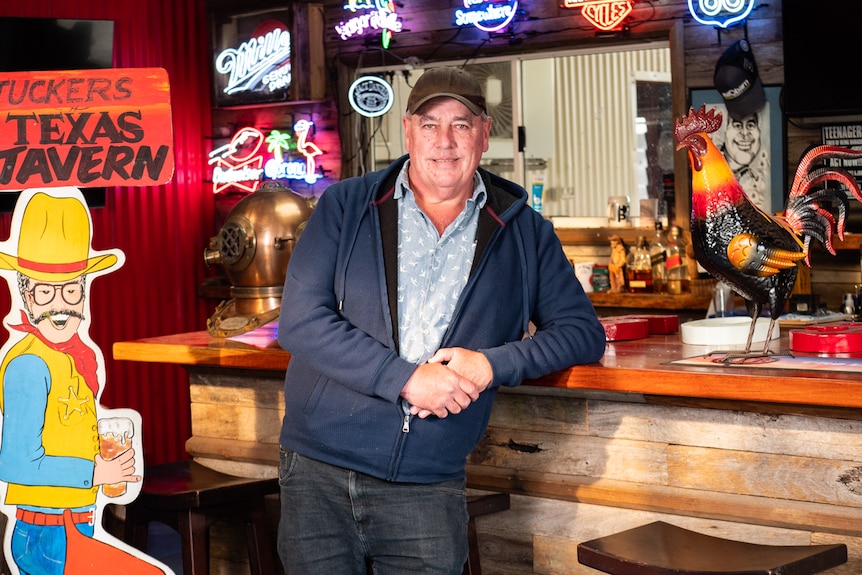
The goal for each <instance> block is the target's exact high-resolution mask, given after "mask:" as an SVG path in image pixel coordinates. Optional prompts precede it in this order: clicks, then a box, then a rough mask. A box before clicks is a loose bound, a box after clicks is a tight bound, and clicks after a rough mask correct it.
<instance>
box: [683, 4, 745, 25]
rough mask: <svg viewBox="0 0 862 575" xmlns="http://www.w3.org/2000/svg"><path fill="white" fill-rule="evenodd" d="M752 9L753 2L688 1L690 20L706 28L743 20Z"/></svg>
mask: <svg viewBox="0 0 862 575" xmlns="http://www.w3.org/2000/svg"><path fill="white" fill-rule="evenodd" d="M695 4H697V6H695ZM753 9H754V0H688V11H689V12H691V16H692V18H694V19H695V20H697V21H698V22H700V23H701V24H704V25H706V26H718V27H720V28H727V27H728V26H732V25H733V24H736V23H737V22H740V21H742V20H745V19H746V18H748V15H749V14H750V13H751V11H752V10H753Z"/></svg>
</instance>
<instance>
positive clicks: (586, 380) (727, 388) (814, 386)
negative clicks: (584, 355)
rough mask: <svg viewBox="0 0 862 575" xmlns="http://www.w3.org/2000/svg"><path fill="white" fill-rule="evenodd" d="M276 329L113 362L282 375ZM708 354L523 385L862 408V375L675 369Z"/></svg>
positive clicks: (671, 350)
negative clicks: (688, 359)
mask: <svg viewBox="0 0 862 575" xmlns="http://www.w3.org/2000/svg"><path fill="white" fill-rule="evenodd" d="M275 330H276V328H275V324H268V325H265V326H263V327H261V328H258V329H257V330H254V331H252V332H249V333H247V334H243V335H241V336H237V337H233V338H214V337H211V336H210V335H209V334H208V333H207V332H206V331H200V332H192V333H184V334H176V335H168V336H162V337H151V338H145V339H140V340H135V341H125V342H117V343H115V344H114V346H113V356H114V359H117V360H130V361H141V362H158V363H173V364H181V365H184V366H190V367H191V366H197V367H214V368H230V369H241V370H264V371H284V370H285V369H286V368H287V364H288V362H289V360H290V355H289V354H288V353H287V352H285V351H284V350H282V349H281V348H280V347H279V346H278V343H277V342H276V341H275V335H276V331H275ZM777 345H778V347H777V349H779V350H782V351H783V352H785V353H786V352H787V350H789V344H788V338H787V335H786V334H782V337H781V340H780V341H779V342H778V343H777ZM773 347H774V346H773ZM709 351H712V350H711V349H710V348H709V347H708V346H694V345H686V344H683V343H682V342H681V340H680V336H679V334H674V335H668V336H650V337H648V338H645V339H639V340H634V341H619V342H609V343H608V344H607V349H606V352H605V356H604V357H603V359H602V360H601V361H600V362H599V363H596V364H591V365H583V366H576V367H572V368H570V369H567V370H563V371H560V372H556V373H553V374H550V375H548V376H545V377H543V378H540V379H537V380H528V381H525V382H524V384H525V385H528V386H536V387H545V388H558V389H571V390H592V391H599V392H615V393H627V394H643V395H646V396H650V397H675V398H692V399H702V400H719V401H733V402H752V403H760V404H764V403H765V404H784V405H787V404H790V405H799V406H813V407H822V408H850V409H851V410H856V409H862V377H860V375H859V374H858V373H849V372H838V371H820V370H797V369H775V368H765V367H747V366H690V365H671V364H669V362H671V361H674V360H679V359H683V358H688V357H695V356H700V355H704V354H706V353H708V352H709ZM860 361H862V360H860Z"/></svg>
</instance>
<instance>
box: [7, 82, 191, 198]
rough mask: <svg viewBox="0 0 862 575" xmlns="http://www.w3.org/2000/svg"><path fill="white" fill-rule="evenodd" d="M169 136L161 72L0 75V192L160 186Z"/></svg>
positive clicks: (168, 166)
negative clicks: (59, 188) (63, 187)
mask: <svg viewBox="0 0 862 575" xmlns="http://www.w3.org/2000/svg"><path fill="white" fill-rule="evenodd" d="M172 134H173V130H172V126H171V104H170V86H169V82H168V75H167V72H166V71H165V70H163V69H161V68H106V69H98V70H72V71H53V72H15V73H0V190H21V189H24V188H35V187H40V188H41V187H60V186H80V187H97V186H149V185H160V184H165V183H167V182H168V181H170V179H171V177H172V176H173V173H174V155H173V135H172Z"/></svg>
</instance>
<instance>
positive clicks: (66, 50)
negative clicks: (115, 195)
mask: <svg viewBox="0 0 862 575" xmlns="http://www.w3.org/2000/svg"><path fill="white" fill-rule="evenodd" d="M113 61H114V22H113V21H112V20H71V19H62V18H15V17H0V74H2V72H41V71H45V70H92V69H98V68H111V67H112V66H113ZM81 193H82V194H83V195H84V199H85V200H86V201H87V205H88V206H89V207H91V208H101V207H104V206H105V196H106V189H105V188H104V187H99V188H82V189H81ZM19 195H20V192H0V213H9V212H11V211H12V210H13V208H14V207H15V202H16V201H17V199H18V196H19Z"/></svg>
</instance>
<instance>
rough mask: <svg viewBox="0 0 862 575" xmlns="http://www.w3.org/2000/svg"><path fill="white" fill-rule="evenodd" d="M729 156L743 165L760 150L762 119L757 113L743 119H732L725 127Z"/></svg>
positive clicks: (752, 158)
mask: <svg viewBox="0 0 862 575" xmlns="http://www.w3.org/2000/svg"><path fill="white" fill-rule="evenodd" d="M725 137H726V139H727V144H726V145H725V149H726V150H727V154H728V156H730V157H731V158H732V159H733V160H734V161H735V162H737V163H738V164H741V165H748V164H750V163H751V162H752V160H754V158H755V156H757V153H758V152H760V121H759V119H758V117H757V114H752V115H751V116H746V117H745V118H743V119H742V120H734V119H732V118H731V119H730V121H729V122H728V124H727V128H725Z"/></svg>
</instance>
